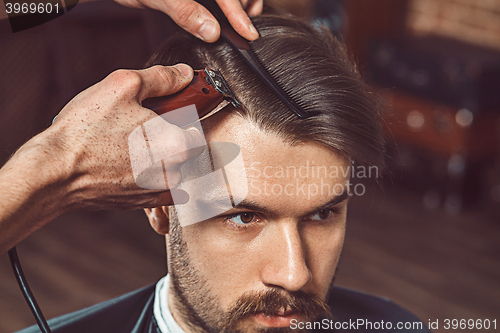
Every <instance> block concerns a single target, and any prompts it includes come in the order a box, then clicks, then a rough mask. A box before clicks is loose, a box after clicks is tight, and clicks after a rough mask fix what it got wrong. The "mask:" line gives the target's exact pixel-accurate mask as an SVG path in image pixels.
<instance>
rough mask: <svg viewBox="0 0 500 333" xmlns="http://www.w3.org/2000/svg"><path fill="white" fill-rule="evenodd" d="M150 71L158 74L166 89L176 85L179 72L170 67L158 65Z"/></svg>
mask: <svg viewBox="0 0 500 333" xmlns="http://www.w3.org/2000/svg"><path fill="white" fill-rule="evenodd" d="M150 70H152V71H154V72H156V74H158V77H160V78H161V84H162V85H163V86H165V87H169V86H172V85H174V84H175V83H176V81H177V80H176V78H177V70H176V69H174V68H170V67H165V66H161V65H156V66H153V67H151V68H150Z"/></svg>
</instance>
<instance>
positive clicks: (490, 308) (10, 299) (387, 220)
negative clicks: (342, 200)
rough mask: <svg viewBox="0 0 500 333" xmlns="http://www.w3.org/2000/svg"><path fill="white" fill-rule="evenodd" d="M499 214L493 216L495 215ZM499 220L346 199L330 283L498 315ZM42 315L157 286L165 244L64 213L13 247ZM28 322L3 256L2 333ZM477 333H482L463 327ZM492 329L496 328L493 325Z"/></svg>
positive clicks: (430, 312)
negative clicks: (344, 226) (339, 254)
mask: <svg viewBox="0 0 500 333" xmlns="http://www.w3.org/2000/svg"><path fill="white" fill-rule="evenodd" d="M496 213H498V212H496ZM499 239H500V219H499V218H498V215H497V216H496V217H495V212H493V213H492V212H491V211H489V212H488V211H471V212H466V213H463V214H461V215H460V216H455V217H450V216H447V215H446V214H444V213H443V212H441V211H428V210H425V209H423V208H422V206H421V204H420V200H419V198H418V197H417V196H414V195H411V194H409V193H405V192H401V191H398V190H390V189H389V190H387V189H386V193H385V194H381V193H374V194H372V195H365V196H364V197H361V198H357V199H356V200H355V201H353V202H351V206H350V212H349V220H348V231H347V238H346V246H345V249H344V253H343V258H342V261H341V264H340V270H339V274H338V277H337V284H338V285H342V286H347V287H350V288H355V289H358V290H361V291H365V292H369V293H373V294H377V295H382V296H386V297H389V298H390V299H392V300H394V301H396V302H397V303H399V304H401V305H403V306H404V307H406V308H408V309H410V310H411V311H413V312H414V313H415V314H416V315H417V316H419V317H420V318H421V319H422V320H423V321H424V322H425V323H427V322H428V321H429V320H431V321H433V322H435V321H436V320H439V324H440V329H437V330H434V332H450V330H444V329H443V320H444V319H446V318H449V319H455V318H456V319H490V320H493V319H497V325H498V324H500V323H499V322H500V260H499V259H500V242H499V241H498V240H499ZM18 252H19V254H20V257H21V260H22V263H23V266H24V269H25V272H26V275H27V277H28V279H29V281H30V284H31V286H32V289H33V291H34V293H35V295H36V296H37V299H38V301H39V304H40V306H41V308H42V309H43V311H44V313H45V315H46V316H47V317H53V316H56V315H60V314H63V313H66V312H69V311H73V310H77V309H80V308H82V307H85V306H88V305H91V304H94V303H96V302H99V301H103V300H105V299H108V298H111V297H114V296H118V295H120V294H122V293H125V292H127V291H131V290H134V289H136V288H138V287H141V286H144V285H148V284H152V283H155V282H156V281H157V280H158V279H159V278H160V277H162V276H163V275H164V274H165V264H164V262H165V255H164V252H165V251H164V243H163V239H162V237H161V236H159V235H156V234H155V233H154V232H153V231H152V230H151V229H150V228H149V226H148V224H147V222H146V219H145V216H144V214H143V213H142V212H140V211H136V212H119V213H114V212H113V213H107V212H99V213H80V214H72V215H65V216H62V217H60V218H59V219H57V220H56V221H54V222H53V223H52V224H50V225H49V226H48V227H46V228H45V229H43V230H41V231H39V232H37V233H36V234H34V235H32V236H31V237H30V238H29V239H27V240H26V241H24V242H23V243H22V244H20V245H19V246H18ZM33 323H34V319H32V316H31V313H30V312H29V310H28V307H27V305H26V304H25V302H24V299H23V297H22V295H21V293H20V291H19V289H18V287H17V284H16V281H15V279H14V276H13V274H12V272H11V268H10V264H9V262H8V257H7V255H4V256H2V257H0V332H1V333H3V332H12V331H15V330H18V329H21V328H23V327H26V326H28V325H30V324H33ZM466 331H467V332H484V331H485V330H481V331H479V330H466ZM489 331H493V330H492V329H490V330H489Z"/></svg>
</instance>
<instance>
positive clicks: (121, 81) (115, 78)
mask: <svg viewBox="0 0 500 333" xmlns="http://www.w3.org/2000/svg"><path fill="white" fill-rule="evenodd" d="M108 78H109V80H110V81H111V82H112V84H114V85H116V86H118V87H120V88H121V90H122V91H123V92H131V91H133V92H137V91H139V90H140V89H141V86H142V83H143V79H142V76H141V74H139V72H137V71H134V70H128V69H119V70H117V71H114V72H113V73H111V74H110V75H109V76H108Z"/></svg>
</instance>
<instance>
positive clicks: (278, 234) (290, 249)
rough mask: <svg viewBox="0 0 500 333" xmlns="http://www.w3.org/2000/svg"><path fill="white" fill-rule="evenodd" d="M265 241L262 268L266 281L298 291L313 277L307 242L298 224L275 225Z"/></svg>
mask: <svg viewBox="0 0 500 333" xmlns="http://www.w3.org/2000/svg"><path fill="white" fill-rule="evenodd" d="M266 243H267V244H268V246H267V247H266V248H265V249H264V253H263V256H262V263H263V266H262V270H261V279H262V282H263V283H264V284H265V285H267V286H273V287H279V288H283V289H285V290H288V291H298V290H300V289H302V288H303V287H304V286H305V285H307V284H308V283H309V282H310V281H311V279H312V273H311V271H310V270H309V267H308V266H307V260H306V249H305V244H304V242H303V241H302V240H301V236H300V233H299V230H298V229H297V225H296V224H293V225H292V223H290V224H288V225H283V226H279V227H278V226H276V228H275V230H273V232H271V233H270V234H269V239H268V240H267V241H266Z"/></svg>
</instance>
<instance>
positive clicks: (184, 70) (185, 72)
mask: <svg viewBox="0 0 500 333" xmlns="http://www.w3.org/2000/svg"><path fill="white" fill-rule="evenodd" d="M174 67H175V68H177V69H178V70H179V72H181V74H182V76H183V77H184V78H185V79H187V78H189V77H190V76H191V72H192V71H193V70H192V69H191V67H189V66H188V65H185V64H177V65H175V66H174Z"/></svg>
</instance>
